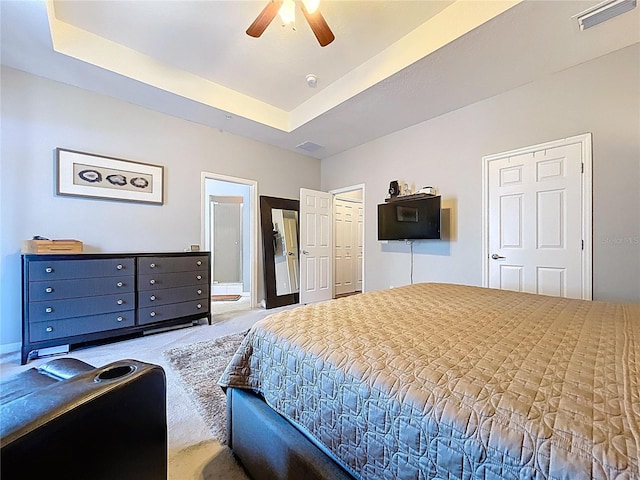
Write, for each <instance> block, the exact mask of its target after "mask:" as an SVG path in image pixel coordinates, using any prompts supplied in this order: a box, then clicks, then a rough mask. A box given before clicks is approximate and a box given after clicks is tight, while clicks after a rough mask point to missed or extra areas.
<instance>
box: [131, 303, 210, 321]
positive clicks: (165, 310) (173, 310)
mask: <svg viewBox="0 0 640 480" xmlns="http://www.w3.org/2000/svg"><path fill="white" fill-rule="evenodd" d="M209 304H210V301H209V300H207V299H203V300H202V301H200V300H195V301H191V302H181V303H172V304H171V305H160V306H158V307H147V308H140V309H139V310H138V325H146V324H149V323H155V322H162V321H163V320H171V319H172V318H178V317H186V316H188V315H197V314H199V313H201V314H202V315H203V316H204V315H206V314H207V312H209Z"/></svg>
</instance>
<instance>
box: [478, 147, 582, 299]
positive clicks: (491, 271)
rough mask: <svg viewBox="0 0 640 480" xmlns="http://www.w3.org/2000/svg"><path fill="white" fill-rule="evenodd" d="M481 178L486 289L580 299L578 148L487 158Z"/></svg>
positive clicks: (580, 159)
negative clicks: (484, 181)
mask: <svg viewBox="0 0 640 480" xmlns="http://www.w3.org/2000/svg"><path fill="white" fill-rule="evenodd" d="M487 175H488V178H487V181H488V195H487V212H486V213H487V215H488V217H487V223H488V226H487V228H488V252H487V255H488V277H489V285H488V286H489V287H492V288H500V289H505V290H515V291H520V292H529V293H539V294H543V295H554V296H561V297H570V298H583V296H584V295H583V275H584V274H585V272H583V261H584V251H583V248H584V240H585V239H584V238H583V237H584V230H583V216H582V203H583V199H582V191H583V188H582V187H583V184H582V182H583V146H582V144H581V143H569V144H567V145H562V146H556V147H553V148H548V149H540V150H535V151H531V152H526V153H521V154H517V155H513V156H506V157H503V158H497V159H493V160H491V161H489V162H488V171H487ZM589 294H590V289H589ZM589 298H590V297H589Z"/></svg>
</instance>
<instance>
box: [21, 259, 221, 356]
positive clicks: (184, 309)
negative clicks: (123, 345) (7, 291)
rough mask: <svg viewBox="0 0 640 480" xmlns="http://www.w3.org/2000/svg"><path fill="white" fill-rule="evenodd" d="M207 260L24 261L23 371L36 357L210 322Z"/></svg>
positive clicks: (208, 264) (209, 269)
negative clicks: (61, 347) (51, 349)
mask: <svg viewBox="0 0 640 480" xmlns="http://www.w3.org/2000/svg"><path fill="white" fill-rule="evenodd" d="M210 272H211V255H210V253H209V252H187V253H141V254H85V253H81V254H65V255H57V254H54V255H48V254H47V255H36V254H28V255H23V256H22V279H23V288H22V305H23V308H22V356H21V361H22V364H24V363H26V362H27V360H28V358H29V356H30V355H37V350H38V349H41V348H46V347H53V346H59V345H66V344H68V345H69V346H70V347H72V346H73V345H77V344H81V343H87V342H93V341H98V340H102V339H106V338H109V337H117V336H123V335H131V334H135V333H142V332H145V331H150V330H154V329H159V328H164V327H169V326H173V325H177V324H180V323H186V322H192V321H195V320H198V319H201V318H207V320H208V322H209V324H211V287H210V281H209V275H210Z"/></svg>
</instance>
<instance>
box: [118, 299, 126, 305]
mask: <svg viewBox="0 0 640 480" xmlns="http://www.w3.org/2000/svg"><path fill="white" fill-rule="evenodd" d="M116 303H117V304H118V305H122V304H123V303H124V300H118V301H117V302H116Z"/></svg>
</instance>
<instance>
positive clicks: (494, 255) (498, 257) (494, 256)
mask: <svg viewBox="0 0 640 480" xmlns="http://www.w3.org/2000/svg"><path fill="white" fill-rule="evenodd" d="M491 258H493V259H494V260H500V259H501V258H507V257H503V256H502V255H498V254H497V253H494V254H493V255H491Z"/></svg>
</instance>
